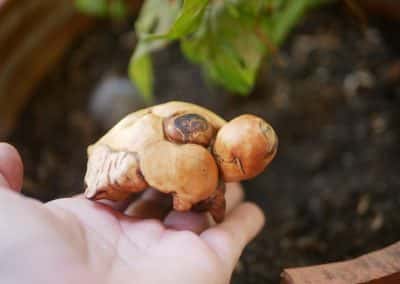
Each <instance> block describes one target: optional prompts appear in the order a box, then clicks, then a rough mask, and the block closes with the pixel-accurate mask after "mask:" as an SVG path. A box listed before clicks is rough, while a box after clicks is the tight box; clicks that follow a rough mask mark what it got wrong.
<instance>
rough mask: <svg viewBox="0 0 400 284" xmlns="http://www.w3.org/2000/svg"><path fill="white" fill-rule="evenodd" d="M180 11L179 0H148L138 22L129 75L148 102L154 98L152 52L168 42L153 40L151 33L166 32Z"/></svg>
mask: <svg viewBox="0 0 400 284" xmlns="http://www.w3.org/2000/svg"><path fill="white" fill-rule="evenodd" d="M178 12H179V5H178V1H174V2H172V1H159V0H147V1H146V2H145V4H144V5H143V7H142V10H141V12H140V15H139V18H138V20H137V22H136V33H137V36H138V38H139V41H138V43H137V45H136V48H135V53H134V55H133V56H132V58H131V61H130V63H129V76H130V78H131V79H132V80H133V81H134V82H135V83H136V85H137V87H138V89H139V90H140V92H141V94H142V95H143V97H144V98H145V100H146V101H147V102H151V101H152V99H153V82H154V75H153V68H152V64H151V58H150V53H151V52H153V51H155V50H158V49H160V48H163V47H164V46H165V45H166V44H167V43H168V41H167V40H165V39H160V40H151V39H149V34H152V33H166V32H167V31H168V29H169V28H170V26H171V24H172V23H173V21H174V19H175V18H176V16H177V15H178Z"/></svg>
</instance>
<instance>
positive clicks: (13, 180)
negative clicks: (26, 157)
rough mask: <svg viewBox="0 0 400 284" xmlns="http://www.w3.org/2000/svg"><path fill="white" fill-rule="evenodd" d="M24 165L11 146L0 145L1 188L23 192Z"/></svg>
mask: <svg viewBox="0 0 400 284" xmlns="http://www.w3.org/2000/svg"><path fill="white" fill-rule="evenodd" d="M22 177H23V165H22V160H21V157H20V155H19V154H18V151H17V150H16V149H15V148H14V147H13V146H11V145H9V144H6V143H0V187H7V188H10V189H12V190H14V191H18V192H19V191H21V187H22Z"/></svg>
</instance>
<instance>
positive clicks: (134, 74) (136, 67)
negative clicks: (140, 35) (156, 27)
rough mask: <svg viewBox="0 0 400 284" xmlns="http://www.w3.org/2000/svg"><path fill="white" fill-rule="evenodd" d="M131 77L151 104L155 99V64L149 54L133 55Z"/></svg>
mask: <svg viewBox="0 0 400 284" xmlns="http://www.w3.org/2000/svg"><path fill="white" fill-rule="evenodd" d="M129 77H130V78H131V80H133V81H134V82H135V84H136V86H137V88H138V89H139V91H140V93H141V94H142V96H143V98H144V99H145V101H146V103H148V104H150V103H151V102H152V101H153V83H154V78H153V66H152V62H151V58H150V56H149V55H148V54H146V53H144V54H136V56H135V55H134V56H132V58H131V62H130V64H129Z"/></svg>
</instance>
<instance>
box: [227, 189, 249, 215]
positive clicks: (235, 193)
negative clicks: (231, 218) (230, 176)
mask: <svg viewBox="0 0 400 284" xmlns="http://www.w3.org/2000/svg"><path fill="white" fill-rule="evenodd" d="M225 199H226V214H228V213H229V212H231V211H232V210H233V209H234V208H235V207H236V206H238V205H239V204H240V203H241V202H242V201H243V199H244V192H243V188H242V186H241V184H240V183H227V184H226V193H225Z"/></svg>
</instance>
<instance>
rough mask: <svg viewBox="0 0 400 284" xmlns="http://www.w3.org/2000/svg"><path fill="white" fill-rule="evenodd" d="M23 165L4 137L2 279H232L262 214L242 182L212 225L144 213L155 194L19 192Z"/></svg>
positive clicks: (231, 189) (0, 164) (186, 216)
mask: <svg viewBox="0 0 400 284" xmlns="http://www.w3.org/2000/svg"><path fill="white" fill-rule="evenodd" d="M21 169H22V165H21V162H20V159H19V157H18V155H17V154H16V152H15V151H14V150H13V149H12V148H10V146H8V145H5V144H0V210H1V211H0V212H2V213H1V214H0V232H1V233H0V283H32V284H35V283H78V284H79V283H85V284H87V283H96V284H97V283H101V284H103V283H110V284H111V283H211V284H212V283H228V282H229V280H230V277H231V274H232V271H233V269H234V266H235V264H236V262H237V260H238V258H239V256H240V254H241V252H242V250H243V248H244V246H245V245H246V244H247V243H248V242H249V241H250V240H251V239H252V238H253V237H254V236H255V235H256V234H257V232H258V231H259V230H260V229H261V227H262V225H263V222H264V217H263V214H262V213H261V211H260V210H259V208H258V207H256V206H255V205H254V204H252V203H243V202H242V199H243V193H242V190H241V188H240V186H239V185H237V184H231V185H228V188H227V202H228V211H229V212H228V213H227V217H226V220H225V221H224V222H223V223H221V224H219V225H216V226H212V227H209V228H208V223H207V222H206V221H207V219H206V218H205V216H204V215H201V214H195V213H178V212H171V213H169V214H168V216H167V217H166V218H163V219H162V221H160V220H159V219H155V218H143V217H144V215H146V214H147V213H146V210H144V209H143V208H147V212H155V211H156V210H155V208H153V210H150V211H149V210H148V209H149V208H151V206H154V205H155V206H159V207H162V206H163V203H157V202H156V200H155V198H154V197H155V195H152V194H149V195H148V196H151V197H148V198H146V196H145V197H142V198H141V199H139V200H137V201H135V202H134V203H131V204H124V205H118V206H117V205H116V204H113V205H112V206H110V205H105V204H101V203H96V202H92V201H89V200H86V199H84V198H82V197H73V198H64V199H57V200H54V201H51V202H49V203H46V204H42V203H40V202H38V201H34V200H32V199H28V198H25V197H23V196H21V195H20V194H18V193H16V191H18V189H19V188H20V186H21V185H20V183H21V182H20V181H21V179H22V170H21ZM10 189H13V190H10ZM138 204H140V206H137V205H138ZM132 215H134V216H141V217H133V216H132ZM150 215H151V214H149V216H147V217H151V216H150Z"/></svg>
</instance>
